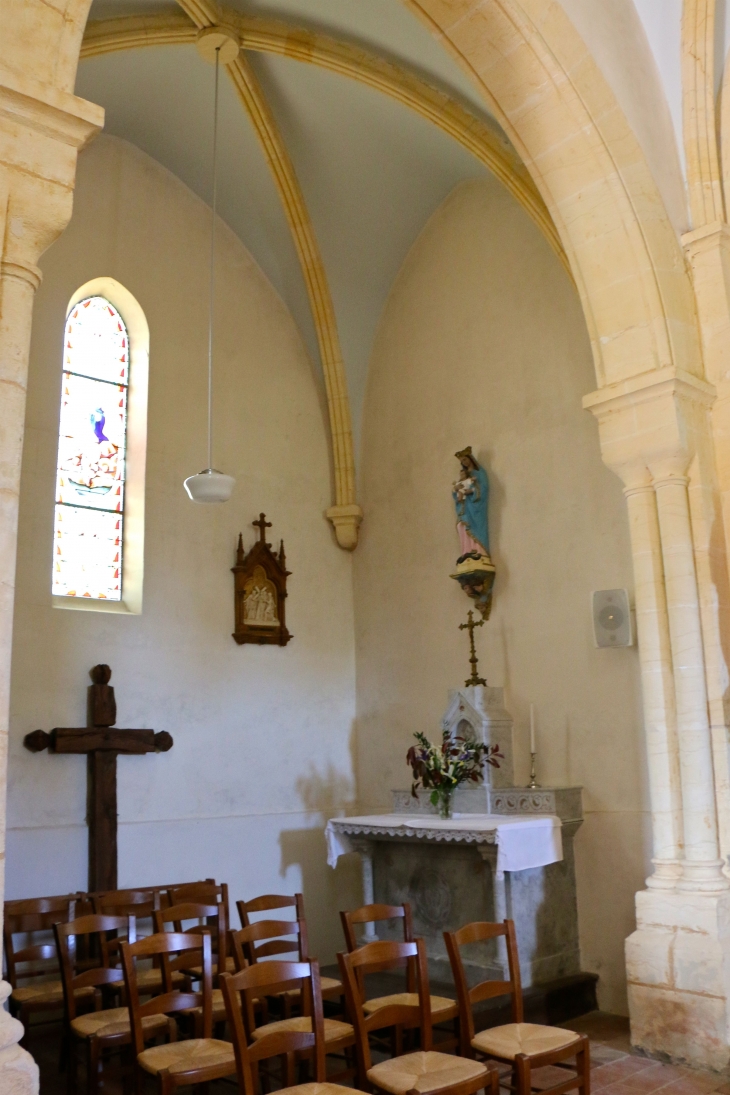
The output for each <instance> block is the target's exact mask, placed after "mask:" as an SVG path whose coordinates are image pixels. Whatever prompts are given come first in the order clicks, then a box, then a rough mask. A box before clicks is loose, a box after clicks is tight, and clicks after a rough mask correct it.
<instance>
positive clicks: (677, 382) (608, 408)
mask: <svg viewBox="0 0 730 1095" xmlns="http://www.w3.org/2000/svg"><path fill="white" fill-rule="evenodd" d="M667 396H680V397H682V398H684V399H689V400H691V401H692V402H696V403H701V404H704V405H705V406H708V407H709V406H711V405H712V403H713V402H714V400H715V389H714V387H713V385H712V384H710V383H709V382H708V381H707V380H703V379H702V377H699V376H695V375H694V374H693V373H687V372H685V371H684V370H683V369H676V368H675V367H674V366H672V365H668V366H666V367H665V368H664V369H651V370H649V371H648V372H645V373H638V374H637V375H636V376H632V377H629V378H628V379H627V380H620V381H618V382H617V383H616V384H607V385H606V386H605V387H604V388H599V389H598V390H597V391H595V392H590V393H589V394H588V395H586V396H584V397H583V407H584V409H585V410H587V411H590V412H591V414H594V415H595V416H596V418H598V419H599V420H600V419H601V418H602V417H604V416H605V415H608V414H613V413H615V412H616V411H623V410H626V409H627V408H629V407H636V406H639V405H641V404H643V403H650V402H653V401H656V400H662V399H666V397H667Z"/></svg>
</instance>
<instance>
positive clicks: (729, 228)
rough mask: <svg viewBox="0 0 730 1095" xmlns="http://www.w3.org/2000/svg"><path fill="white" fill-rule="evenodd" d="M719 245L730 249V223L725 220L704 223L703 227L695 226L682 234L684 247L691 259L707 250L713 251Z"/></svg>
mask: <svg viewBox="0 0 730 1095" xmlns="http://www.w3.org/2000/svg"><path fill="white" fill-rule="evenodd" d="M717 246H721V247H726V248H728V249H729V250H730V225H728V224H725V222H724V221H713V222H712V224H703V225H702V227H701V228H694V229H693V230H692V231H691V232H684V233H683V234H682V247H683V248H684V250H685V252H686V254H687V255H688V256H689V258H690V259H694V258H695V257H696V256H697V255H700V254H702V253H703V252H705V251H711V250H713V249H714V248H715V247H717Z"/></svg>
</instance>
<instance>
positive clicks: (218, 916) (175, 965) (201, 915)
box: [154, 901, 228, 981]
mask: <svg viewBox="0 0 730 1095" xmlns="http://www.w3.org/2000/svg"><path fill="white" fill-rule="evenodd" d="M154 921H155V931H156V932H158V933H159V932H166V931H170V930H172V931H174V932H176V933H178V934H180V933H185V934H188V935H197V936H200V935H207V936H208V937H210V938H211V939H212V941H211V950H212V951H213V952H215V955H216V962H217V964H218V969H217V973H216V978H215V980H216V981H217V980H218V976H219V975H220V974H221V973H223V972H224V971H225V968H226V958H227V954H228V948H227V939H228V932H227V930H226V910H225V907H224V905H223V903H222V902H221V903H219V904H215V903H213V904H210V905H207V904H203V903H202V902H199V901H186V902H184V903H182V904H179V905H171V906H170V907H169V908H167V909H157V911H156V912H155V913H154ZM189 921H193V923H192V924H190V923H189ZM168 925H171V927H169V926H168ZM199 949H200V945H199V942H198V952H197V953H193V954H188V955H183V954H180V955H178V957H177V958H176V959H171V960H170V963H169V965H170V969H171V970H176V969H182V970H189V969H190V968H191V967H192V966H199V965H200V953H199Z"/></svg>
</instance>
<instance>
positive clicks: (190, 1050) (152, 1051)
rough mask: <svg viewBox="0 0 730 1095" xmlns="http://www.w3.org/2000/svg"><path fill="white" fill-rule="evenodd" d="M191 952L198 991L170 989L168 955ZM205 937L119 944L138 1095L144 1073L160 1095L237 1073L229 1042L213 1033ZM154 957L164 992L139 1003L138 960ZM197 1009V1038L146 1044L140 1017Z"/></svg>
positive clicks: (169, 935)
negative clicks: (196, 959) (195, 956)
mask: <svg viewBox="0 0 730 1095" xmlns="http://www.w3.org/2000/svg"><path fill="white" fill-rule="evenodd" d="M194 950H200V952H201V958H202V961H201V967H202V970H201V978H200V981H201V989H200V991H198V992H190V991H181V990H179V989H175V988H173V985H172V971H171V969H170V956H171V955H175V956H180V955H185V954H186V953H188V952H190V951H194ZM211 955H212V951H211V939H210V935H207V934H206V935H202V936H201V935H199V934H193V933H189V932H185V933H178V932H162V933H159V934H156V935H150V936H148V937H147V938H146V939H141V940H140V941H139V942H137V943H127V942H124V943H122V966H123V968H124V982H125V985H126V988H127V1000H128V1004H129V1017H130V1023H131V1028H132V1046H133V1049H134V1053H135V1054H136V1060H135V1090H136V1092H137V1095H142V1090H143V1077H144V1074H145V1073H147V1074H148V1075H152V1076H155V1077H156V1078H157V1082H158V1090H159V1092H160V1095H170V1093H171V1092H173V1091H175V1089H176V1088H178V1087H182V1086H185V1085H188V1084H206V1083H208V1082H209V1081H210V1080H219V1079H222V1078H223V1077H224V1076H231V1075H233V1074H234V1073H235V1071H236V1058H235V1055H234V1051H233V1046H232V1045H231V1043H230V1042H223V1041H221V1040H219V1039H217V1038H213V1037H212V1031H213V1009H212V997H213V974H212V957H211ZM155 958H158V959H159V960H160V964H161V968H162V978H163V991H162V992H161V993H160V994H159V995H158V996H153V997H152V998H151V999H150V1000H147V1001H145V1003H140V999H139V995H140V994H139V988H138V986H137V969H136V963H137V961H138V960H140V959H141V960H143V961H144V960H148V959H155ZM197 1009H200V1011H199V1013H198V1018H199V1022H197V1023H196V1027H197V1031H196V1033H199V1034H200V1035H201V1036H200V1037H195V1038H190V1039H187V1040H186V1041H182V1042H178V1041H175V1040H174V1039H171V1041H169V1042H167V1043H164V1044H162V1045H158V1046H151V1047H150V1048H149V1049H146V1048H145V1038H144V1035H145V1030H144V1024H145V1021H149V1019H150V1018H152V1017H154V1016H159V1015H164V1016H166V1017H170V1016H173V1015H175V1014H177V1013H183V1014H186V1015H188V1016H189V1015H190V1014H191V1013H192V1012H195V1011H196V1010H197Z"/></svg>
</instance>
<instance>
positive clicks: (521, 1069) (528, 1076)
mask: <svg viewBox="0 0 730 1095" xmlns="http://www.w3.org/2000/svg"><path fill="white" fill-rule="evenodd" d="M514 1071H516V1072H517V1092H516V1095H530V1091H531V1083H532V1069H531V1067H530V1058H529V1057H528V1056H527V1054H526V1053H518V1054H517V1056H516V1057H515V1069H514V1070H513V1075H514Z"/></svg>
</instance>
